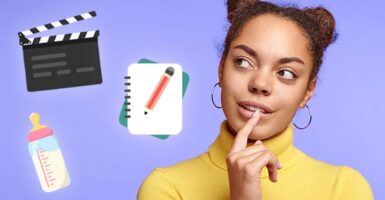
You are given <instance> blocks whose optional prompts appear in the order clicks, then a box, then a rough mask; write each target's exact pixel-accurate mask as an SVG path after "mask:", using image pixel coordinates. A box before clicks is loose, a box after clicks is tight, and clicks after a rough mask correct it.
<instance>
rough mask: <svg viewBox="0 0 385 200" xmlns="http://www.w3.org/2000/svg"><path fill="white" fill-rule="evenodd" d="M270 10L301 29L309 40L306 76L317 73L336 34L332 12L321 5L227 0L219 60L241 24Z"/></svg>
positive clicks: (239, 29)
mask: <svg viewBox="0 0 385 200" xmlns="http://www.w3.org/2000/svg"><path fill="white" fill-rule="evenodd" d="M263 14H274V15H277V16H280V17H283V18H285V19H289V20H291V21H292V22H294V23H295V24H296V25H298V27H299V28H300V29H301V30H302V31H303V33H304V35H305V36H306V38H307V39H308V41H309V51H310V53H311V55H312V61H313V68H312V73H311V76H310V79H309V80H311V79H313V78H315V77H317V74H318V72H319V69H320V66H321V64H322V60H323V54H324V51H325V50H326V48H327V47H328V46H329V45H330V44H331V43H333V42H334V41H335V40H336V39H337V36H338V34H337V33H336V31H335V25H336V22H335V20H334V17H333V15H332V14H331V13H330V12H329V11H328V10H327V9H325V8H324V7H321V6H319V7H315V8H304V9H299V8H298V7H296V6H293V5H291V6H279V5H276V4H273V3H269V2H263V1H258V0H228V1H227V19H228V20H229V22H230V28H229V30H228V32H227V36H226V39H225V43H224V47H223V51H222V60H223V59H224V58H226V56H227V54H228V51H229V47H230V44H231V42H232V41H233V40H234V39H235V38H236V37H238V35H239V33H240V31H241V29H242V27H243V26H244V25H245V24H246V23H247V22H248V21H249V20H251V19H253V18H255V17H257V16H260V15H263Z"/></svg>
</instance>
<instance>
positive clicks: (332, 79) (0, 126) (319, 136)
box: [0, 0, 385, 200]
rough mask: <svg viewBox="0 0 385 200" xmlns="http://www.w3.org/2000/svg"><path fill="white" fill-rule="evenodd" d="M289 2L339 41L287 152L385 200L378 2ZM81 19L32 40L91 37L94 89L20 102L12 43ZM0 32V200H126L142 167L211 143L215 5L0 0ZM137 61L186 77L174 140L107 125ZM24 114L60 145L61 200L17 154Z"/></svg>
mask: <svg viewBox="0 0 385 200" xmlns="http://www.w3.org/2000/svg"><path fill="white" fill-rule="evenodd" d="M294 3H298V4H299V5H300V6H310V5H311V6H316V5H320V4H322V5H324V6H326V7H327V8H328V9H330V10H331V11H332V13H333V14H334V16H335V18H336V20H337V28H338V31H339V33H340V37H339V40H338V41H337V42H336V43H335V44H334V45H332V46H330V47H329V49H328V51H327V53H326V55H325V56H326V57H325V60H324V64H323V66H322V69H321V72H320V74H319V77H320V79H319V82H318V87H317V90H316V94H315V96H314V97H313V98H312V100H311V101H310V103H309V106H310V107H311V109H312V113H313V122H312V124H311V125H310V127H309V128H308V129H306V130H304V131H300V130H295V131H296V133H295V144H296V145H297V146H298V147H299V148H300V149H301V150H303V151H304V152H306V153H307V154H309V155H311V156H313V157H315V158H316V159H320V160H323V161H325V162H329V163H332V164H337V165H348V166H351V167H353V168H355V169H357V170H359V171H360V172H361V173H362V174H363V175H364V176H365V177H366V178H367V180H368V181H369V182H370V184H371V186H372V189H373V191H374V195H375V197H376V199H385V192H384V190H383V185H384V181H383V178H385V176H384V175H385V167H384V164H385V156H383V152H385V145H384V139H385V137H384V135H383V133H384V129H383V128H381V126H383V123H384V122H383V119H384V117H383V113H384V112H385V106H384V103H383V102H385V95H384V89H383V86H384V85H385V79H384V74H385V68H384V62H383V58H384V52H385V51H384V50H385V49H384V48H385V47H384V46H385V41H384V35H385V23H384V22H383V21H384V19H385V12H384V11H383V8H384V6H385V3H384V2H383V1H380V0H377V1H375V0H368V1H365V2H362V1H349V2H347V1H345V2H341V1H331V0H328V1H321V0H318V1H315V0H313V1H309V0H306V1H305V0H296V1H294ZM91 10H96V11H97V14H98V16H97V17H96V18H94V19H91V20H87V21H83V22H80V23H76V24H73V25H69V26H65V27H61V28H58V29H57V30H53V31H49V32H46V33H43V34H39V35H37V36H43V35H54V34H59V33H70V32H78V31H86V30H94V29H99V30H100V31H101V35H100V38H99V49H100V59H101V65H102V73H103V84H102V85H94V86H85V87H77V88H69V89H59V90H51V91H41V92H33V93H30V92H27V88H26V80H25V72H24V62H23V56H22V47H21V46H19V44H18V36H17V33H18V32H19V31H22V30H26V29H28V28H31V27H34V26H38V25H42V24H45V23H48V22H51V21H55V20H58V19H61V18H65V17H69V16H72V15H77V14H80V13H84V12H88V11H91ZM0 24H1V26H0V62H1V63H0V69H1V70H0V116H1V118H0V199H4V200H8V199H13V200H19V199H39V200H45V199H63V200H68V199H135V197H136V192H137V190H138V188H139V186H140V183H141V182H142V180H143V179H144V178H145V176H147V175H148V174H149V173H150V172H151V170H152V169H153V168H155V167H161V166H167V165H171V164H174V163H176V162H179V161H182V160H185V159H188V158H191V157H194V156H196V155H198V154H200V153H202V152H205V151H206V150H207V149H208V146H209V145H210V144H211V143H212V142H213V141H214V139H215V138H216V137H217V135H218V131H219V125H220V123H221V121H222V120H224V115H223V113H222V111H221V110H217V109H215V108H214V106H213V105H212V104H211V100H210V93H211V90H212V87H213V85H214V84H215V83H216V81H217V66H218V61H219V56H218V55H219V54H218V50H217V47H218V45H219V44H221V43H222V41H223V39H224V35H225V31H226V28H227V24H226V7H225V5H224V1H222V0H216V1H207V0H199V1H198V0H195V1H178V0H163V1H157V0H152V1H150V0H141V1H119V2H118V1H105V0H104V1H101V0H98V1H95V0H93V1H90V0H84V1H52V0H44V1H10V0H8V1H4V0H1V3H0ZM143 57H146V58H150V59H153V60H156V61H159V62H176V63H179V64H181V65H182V66H183V68H184V70H185V71H186V72H188V73H189V75H190V77H191V80H190V85H189V87H188V89H187V93H186V95H185V98H184V102H183V103H184V105H183V109H184V110H183V112H184V113H183V117H184V119H183V120H184V122H183V131H182V133H181V134H180V135H178V136H171V137H170V138H169V139H167V140H164V141H162V140H159V139H157V138H155V137H151V136H133V135H130V134H129V133H128V131H127V130H126V129H125V128H124V127H122V126H120V124H119V123H118V115H119V112H120V108H121V105H122V101H123V96H124V92H123V89H124V85H123V76H124V75H125V73H126V70H127V66H128V65H129V64H130V63H134V62H136V61H137V60H139V59H140V58H143ZM217 92H218V91H217ZM32 112H38V113H39V114H40V115H41V118H42V119H41V121H42V123H43V124H47V125H49V126H50V127H51V128H53V129H54V131H55V134H56V136H57V138H58V140H59V144H60V145H61V149H62V152H63V154H64V158H65V160H66V162H67V167H68V170H69V174H70V177H71V185H70V186H69V187H67V188H65V189H63V190H59V191H56V192H53V193H44V192H43V191H42V190H41V188H40V185H39V182H38V179H37V176H36V173H35V169H34V168H33V164H32V161H31V158H30V156H29V154H28V149H27V146H28V141H27V138H26V137H27V133H28V132H29V130H30V128H31V124H30V123H29V120H28V117H29V114H30V113H32ZM301 113H302V112H301ZM299 114H300V113H299ZM300 116H302V115H298V116H297V117H296V118H295V120H296V121H298V122H300V121H302V122H305V120H306V113H303V118H302V117H300Z"/></svg>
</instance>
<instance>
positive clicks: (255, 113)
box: [253, 109, 260, 117]
mask: <svg viewBox="0 0 385 200" xmlns="http://www.w3.org/2000/svg"><path fill="white" fill-rule="evenodd" d="M259 112H260V111H259V109H257V110H256V111H255V112H254V114H253V117H255V116H257V115H258V113H259Z"/></svg>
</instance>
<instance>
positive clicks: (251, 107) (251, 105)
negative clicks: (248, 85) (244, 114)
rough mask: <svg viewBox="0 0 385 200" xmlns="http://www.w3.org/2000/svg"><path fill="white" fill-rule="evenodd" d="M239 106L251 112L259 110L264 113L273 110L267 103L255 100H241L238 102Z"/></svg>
mask: <svg viewBox="0 0 385 200" xmlns="http://www.w3.org/2000/svg"><path fill="white" fill-rule="evenodd" d="M238 104H239V106H241V107H242V108H243V109H245V110H248V111H250V112H255V111H257V110H259V111H260V112H261V113H263V114H270V113H272V112H273V111H272V110H271V109H270V108H269V107H267V106H266V105H263V104H261V103H257V102H254V101H241V102H239V103H238Z"/></svg>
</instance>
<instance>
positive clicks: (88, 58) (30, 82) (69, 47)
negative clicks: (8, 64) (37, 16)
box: [18, 11, 102, 91]
mask: <svg viewBox="0 0 385 200" xmlns="http://www.w3.org/2000/svg"><path fill="white" fill-rule="evenodd" d="M95 16H96V12H95V11H92V12H87V13H83V14H81V15H77V16H73V17H69V18H66V19H62V20H59V21H55V22H52V23H48V24H45V25H42V26H38V27H34V28H31V29H28V30H25V31H22V32H19V34H18V35H19V38H20V45H22V46H23V54H24V64H25V73H26V78H27V88H28V91H39V90H48V89H57V88H66V87H75V86H82V85H93V84H100V83H102V73H101V68H100V59H99V48H98V36H99V31H98V30H94V31H85V32H78V33H68V34H60V35H53V36H45V37H37V38H27V37H28V36H30V35H33V34H35V33H40V32H43V31H47V30H49V29H54V28H57V27H60V26H64V25H67V24H71V23H75V22H78V21H82V20H87V19H90V18H93V17H95Z"/></svg>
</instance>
